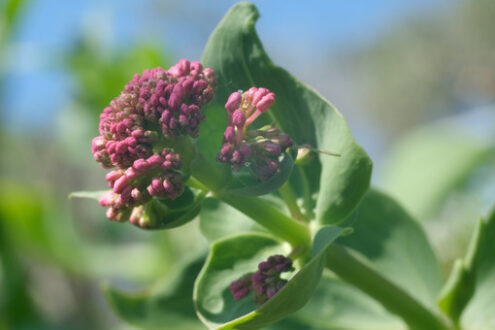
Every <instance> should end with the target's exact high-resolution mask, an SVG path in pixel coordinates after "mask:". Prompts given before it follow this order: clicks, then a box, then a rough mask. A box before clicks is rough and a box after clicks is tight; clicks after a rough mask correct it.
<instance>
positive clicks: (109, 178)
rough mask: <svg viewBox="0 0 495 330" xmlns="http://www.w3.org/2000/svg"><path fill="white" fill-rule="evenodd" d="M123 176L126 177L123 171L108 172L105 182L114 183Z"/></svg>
mask: <svg viewBox="0 0 495 330" xmlns="http://www.w3.org/2000/svg"><path fill="white" fill-rule="evenodd" d="M122 175H124V173H123V172H122V171H111V172H108V173H107V175H105V180H107V181H108V182H113V181H115V180H117V179H118V178H120V177H121V176H122Z"/></svg>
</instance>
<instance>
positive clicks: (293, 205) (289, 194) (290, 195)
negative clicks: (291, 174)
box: [278, 181, 308, 222]
mask: <svg viewBox="0 0 495 330" xmlns="http://www.w3.org/2000/svg"><path fill="white" fill-rule="evenodd" d="M278 192H279V193H280V196H282V199H283V200H284V201H285V204H286V205H287V207H288V208H289V211H290V214H291V215H292V217H293V218H295V219H297V220H301V221H304V222H308V219H306V217H305V216H304V214H302V212H301V210H300V209H299V205H297V199H296V195H294V192H293V191H292V188H291V186H290V183H289V181H286V182H285V183H284V184H283V185H282V187H280V189H279V190H278Z"/></svg>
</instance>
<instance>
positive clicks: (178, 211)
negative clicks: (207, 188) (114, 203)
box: [69, 187, 205, 229]
mask: <svg viewBox="0 0 495 330" xmlns="http://www.w3.org/2000/svg"><path fill="white" fill-rule="evenodd" d="M107 191H108V190H100V191H76V192H73V193H71V194H70V195H69V199H72V198H89V199H94V200H99V198H100V196H101V195H103V194H104V193H106V192H107ZM204 198H205V194H204V193H201V192H200V193H195V192H193V191H192V190H191V189H190V188H188V187H186V189H185V190H184V193H183V194H182V195H180V196H179V197H178V198H176V199H174V200H170V199H165V200H159V199H156V198H153V199H151V201H149V202H148V203H147V204H145V206H144V209H145V214H144V217H146V219H148V220H147V221H148V223H149V228H150V229H171V228H175V227H178V226H182V225H183V224H185V223H187V222H189V221H191V220H193V219H194V218H195V217H196V216H197V215H198V214H199V211H200V210H201V205H202V203H203V200H204Z"/></svg>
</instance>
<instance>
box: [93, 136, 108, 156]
mask: <svg viewBox="0 0 495 330" xmlns="http://www.w3.org/2000/svg"><path fill="white" fill-rule="evenodd" d="M105 143H106V141H105V138H104V137H103V136H97V137H95V138H94V139H93V140H92V141H91V149H92V151H93V153H95V152H97V151H100V150H102V149H104V148H105Z"/></svg>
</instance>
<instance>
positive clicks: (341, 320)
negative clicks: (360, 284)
mask: <svg viewBox="0 0 495 330" xmlns="http://www.w3.org/2000/svg"><path fill="white" fill-rule="evenodd" d="M323 275H324V276H323V277H322V279H321V281H320V283H319V285H318V287H317V288H316V290H315V293H314V294H313V296H312V297H311V299H310V300H309V301H308V303H307V304H306V305H305V306H304V307H303V308H302V309H301V310H299V311H298V312H296V313H295V314H293V315H292V316H290V317H289V318H287V319H285V320H282V321H280V322H278V323H276V324H275V326H274V329H283V330H285V329H308V330H309V329H321V330H324V329H329V330H330V329H332V330H334V329H348V330H351V329H353V330H362V329H366V330H399V329H404V330H405V329H407V326H406V324H404V322H402V321H401V320H400V319H399V318H398V317H396V316H394V315H392V314H390V313H389V312H387V310H386V309H385V308H384V307H382V306H381V305H380V304H379V303H378V302H376V301H375V300H373V298H370V297H368V296H367V295H365V294H364V293H362V292H361V291H359V289H357V288H355V287H353V286H351V285H349V284H346V283H344V282H342V281H339V280H337V279H335V278H332V277H330V276H329V275H326V274H325V273H324V274H323ZM293 323H296V324H298V326H297V327H291V324H293Z"/></svg>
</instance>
